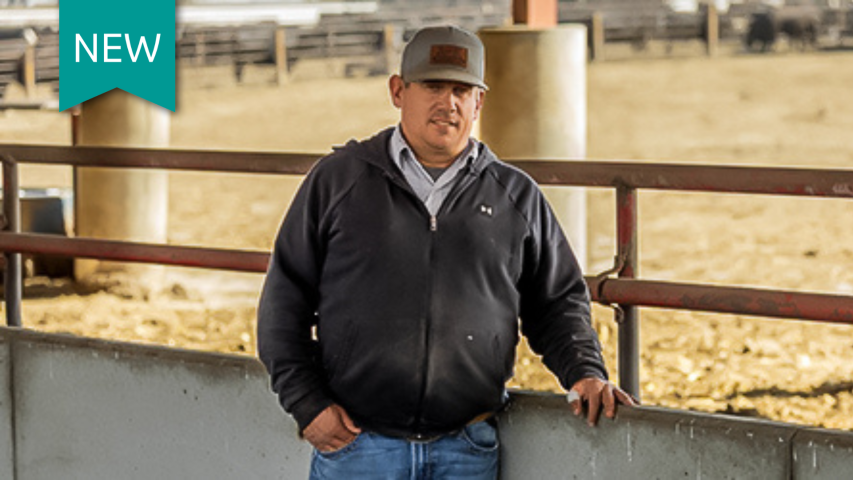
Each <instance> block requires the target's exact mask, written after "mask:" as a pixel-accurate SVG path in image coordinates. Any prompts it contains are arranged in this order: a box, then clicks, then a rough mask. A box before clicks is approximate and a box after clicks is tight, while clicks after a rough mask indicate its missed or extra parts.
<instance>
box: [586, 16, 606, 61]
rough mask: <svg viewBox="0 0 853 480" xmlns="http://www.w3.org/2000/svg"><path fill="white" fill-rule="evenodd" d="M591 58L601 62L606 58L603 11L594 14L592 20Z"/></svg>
mask: <svg viewBox="0 0 853 480" xmlns="http://www.w3.org/2000/svg"><path fill="white" fill-rule="evenodd" d="M589 33H590V45H589V47H590V49H589V56H590V60H592V61H594V62H600V61H602V60H604V17H603V16H602V15H601V12H595V13H593V14H592V20H591V22H590V30H589Z"/></svg>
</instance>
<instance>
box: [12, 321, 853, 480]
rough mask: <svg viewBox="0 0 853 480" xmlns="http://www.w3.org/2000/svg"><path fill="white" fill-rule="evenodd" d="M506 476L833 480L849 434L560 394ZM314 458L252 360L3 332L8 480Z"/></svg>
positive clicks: (510, 447)
mask: <svg viewBox="0 0 853 480" xmlns="http://www.w3.org/2000/svg"><path fill="white" fill-rule="evenodd" d="M499 423H500V436H501V442H502V445H503V446H502V453H503V463H502V465H501V469H502V474H501V476H502V478H503V479H513V480H515V479H525V480H526V479H530V478H536V479H551V478H554V479H558V478H559V479H572V478H576V479H594V478H601V479H610V478H643V479H646V478H661V479H670V478H691V479H694V478H695V479H698V478H704V479H708V478H714V479H728V478H732V479H734V478H737V479H741V478H749V479H765V478H766V479H788V478H794V479H839V478H850V472H853V433H850V432H839V431H826V430H817V429H804V428H798V427H796V426H793V425H788V424H780V423H774V422H765V421H756V420H749V419H740V418H734V417H727V416H722V415H719V416H718V415H705V414H696V413H690V412H683V411H673V410H665V409H658V408H650V407H642V408H635V409H623V410H622V411H621V412H620V415H619V418H618V419H617V420H616V421H610V420H608V419H602V421H601V424H600V426H599V427H597V428H590V427H588V426H587V425H586V423H585V422H584V421H583V420H582V419H580V418H577V417H575V416H574V415H571V414H570V413H569V410H568V405H567V404H566V403H565V400H564V399H563V397H560V396H555V395H546V394H541V395H540V394H529V393H519V394H514V395H513V396H512V402H511V405H510V408H509V409H508V410H507V411H506V412H505V413H504V414H503V415H502V416H501V417H500V419H499ZM310 454H311V452H310V449H309V448H308V446H307V444H306V443H304V442H302V441H301V440H299V439H298V437H297V433H296V426H295V424H294V423H293V422H292V420H291V419H290V418H289V417H287V416H286V415H284V414H283V412H282V411H281V409H280V407H279V406H278V403H277V401H276V399H275V397H274V396H273V395H272V394H271V393H270V392H269V389H268V383H267V377H266V374H265V372H264V371H263V368H262V367H261V366H260V364H259V363H258V362H257V361H255V360H254V359H249V358H244V357H234V356H225V355H214V354H204V353H196V352H185V351H178V350H174V349H167V348H161V347H142V346H135V345H127V344H120V343H113V342H105V341H98V340H91V339H80V338H75V337H66V336H58V335H46V334H39V333H34V332H27V331H18V330H9V329H2V328H0V478H3V479H6V478H9V479H14V480H35V479H38V480H50V479H87V480H88V479H114V478H122V479H151V478H181V479H196V478H198V479H205V480H208V479H234V478H240V479H253V478H257V479H272V478H280V479H291V478H294V479H299V478H307V474H308V463H309V458H310Z"/></svg>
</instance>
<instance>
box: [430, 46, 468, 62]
mask: <svg viewBox="0 0 853 480" xmlns="http://www.w3.org/2000/svg"><path fill="white" fill-rule="evenodd" d="M429 63H430V65H454V66H456V67H460V68H468V49H467V48H464V47H459V46H456V45H433V46H432V48H431V49H430V51H429Z"/></svg>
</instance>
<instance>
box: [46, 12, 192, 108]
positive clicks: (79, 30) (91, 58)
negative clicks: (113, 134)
mask: <svg viewBox="0 0 853 480" xmlns="http://www.w3.org/2000/svg"><path fill="white" fill-rule="evenodd" d="M114 88H120V89H122V90H124V91H126V92H129V93H132V94H134V95H136V96H138V97H140V98H143V99H145V100H147V101H149V102H151V103H154V104H156V105H160V106H161V107H164V108H168V109H169V110H171V111H173V112H174V111H175V0H137V1H118V2H117V1H115V0H62V1H61V2H59V109H60V110H65V109H67V108H70V107H73V106H75V105H78V104H80V103H82V102H85V101H86V100H88V99H90V98H93V97H97V96H98V95H100V94H102V93H104V92H108V91H110V90H112V89H114Z"/></svg>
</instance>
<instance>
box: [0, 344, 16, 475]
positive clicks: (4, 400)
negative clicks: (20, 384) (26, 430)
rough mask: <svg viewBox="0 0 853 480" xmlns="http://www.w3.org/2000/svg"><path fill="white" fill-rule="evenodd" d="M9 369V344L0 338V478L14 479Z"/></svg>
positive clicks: (10, 366) (12, 408) (10, 363)
mask: <svg viewBox="0 0 853 480" xmlns="http://www.w3.org/2000/svg"><path fill="white" fill-rule="evenodd" d="M11 369H12V362H11V353H10V352H9V343H8V342H7V341H6V339H5V338H4V337H2V336H0V478H15V476H14V475H15V470H14V465H15V462H14V458H15V456H14V455H15V451H14V447H13V446H14V442H13V435H14V434H13V426H12V419H13V417H12V412H13V410H14V407H13V406H12V381H11Z"/></svg>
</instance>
